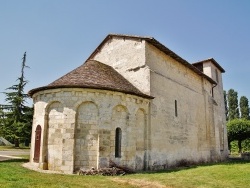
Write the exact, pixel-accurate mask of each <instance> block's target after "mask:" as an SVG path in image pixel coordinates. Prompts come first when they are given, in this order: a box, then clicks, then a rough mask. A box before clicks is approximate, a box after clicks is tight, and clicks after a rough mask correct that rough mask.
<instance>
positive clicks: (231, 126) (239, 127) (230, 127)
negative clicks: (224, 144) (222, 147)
mask: <svg viewBox="0 0 250 188" xmlns="http://www.w3.org/2000/svg"><path fill="white" fill-rule="evenodd" d="M227 132H228V143H229V148H231V147H230V143H231V142H232V141H234V140H237V141H238V148H239V153H241V152H242V141H244V140H246V139H248V138H250V121H249V120H246V119H233V120H231V121H229V122H228V123H227Z"/></svg>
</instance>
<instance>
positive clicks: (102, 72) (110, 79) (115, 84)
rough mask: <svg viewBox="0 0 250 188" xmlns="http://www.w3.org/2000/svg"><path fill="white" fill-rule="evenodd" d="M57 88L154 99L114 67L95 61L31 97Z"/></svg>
mask: <svg viewBox="0 0 250 188" xmlns="http://www.w3.org/2000/svg"><path fill="white" fill-rule="evenodd" d="M55 88H92V89H103V90H111V91H119V92H123V93H127V94H133V95H137V96H141V97H145V98H153V97H151V96H148V95H146V94H144V93H142V92H141V91H139V90H138V89H137V88H136V87H135V86H133V85H132V84H131V83H130V82H129V81H128V80H126V79H125V78H124V77H123V76H122V75H120V74H119V73H118V72H117V71H116V70H114V69H113V68H112V67H110V66H108V65H105V64H103V63H101V62H98V61H95V60H88V61H86V62H85V63H84V64H83V65H81V66H80V67H78V68H76V69H75V70H73V71H71V72H69V73H68V74H66V75H64V76H62V77H61V78H59V79H57V80H55V81H54V82H52V83H51V84H49V85H47V86H44V87H39V88H35V89H32V90H30V91H29V95H30V96H32V95H33V94H35V93H36V92H38V91H42V90H47V89H55Z"/></svg>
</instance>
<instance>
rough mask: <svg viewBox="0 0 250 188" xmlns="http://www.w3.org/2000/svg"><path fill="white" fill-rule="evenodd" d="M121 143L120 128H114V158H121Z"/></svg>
mask: <svg viewBox="0 0 250 188" xmlns="http://www.w3.org/2000/svg"><path fill="white" fill-rule="evenodd" d="M121 142H122V130H121V128H116V130H115V157H116V158H120V157H121V145H122V144H121Z"/></svg>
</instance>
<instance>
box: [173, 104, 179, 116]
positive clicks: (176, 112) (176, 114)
mask: <svg viewBox="0 0 250 188" xmlns="http://www.w3.org/2000/svg"><path fill="white" fill-rule="evenodd" d="M174 107H175V117H177V116H178V111H177V100H175V101H174Z"/></svg>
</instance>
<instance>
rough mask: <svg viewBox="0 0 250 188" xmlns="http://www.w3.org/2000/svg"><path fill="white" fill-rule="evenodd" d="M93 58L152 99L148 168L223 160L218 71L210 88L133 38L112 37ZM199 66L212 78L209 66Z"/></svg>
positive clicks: (222, 120) (221, 112)
mask: <svg viewBox="0 0 250 188" xmlns="http://www.w3.org/2000/svg"><path fill="white" fill-rule="evenodd" d="M93 58H94V59H95V60H98V61H100V62H103V63H105V64H108V65H110V66H113V67H114V68H115V69H116V70H117V71H118V72H119V73H120V74H122V75H123V76H124V77H125V78H127V79H128V80H129V81H130V82H131V83H132V84H134V85H135V86H136V87H137V88H139V89H140V90H141V91H143V92H144V93H146V94H150V95H151V96H153V97H155V98H154V99H153V100H152V102H151V104H150V113H149V114H150V116H149V122H148V123H147V125H148V127H147V133H148V135H145V136H146V137H147V140H148V142H147V148H148V150H147V151H146V152H148V154H147V155H146V156H147V157H149V158H148V159H147V160H148V161H149V163H148V164H147V165H149V166H148V167H149V168H151V169H157V168H163V167H164V168H165V167H167V166H171V165H175V164H176V163H178V161H181V160H189V161H192V162H202V161H211V160H213V161H217V160H221V159H224V158H225V157H226V156H227V145H226V142H227V136H226V128H225V116H224V115H225V113H224V104H223V102H224V100H223V86H222V78H221V73H220V74H219V75H218V76H219V79H220V83H219V84H218V86H216V87H215V88H214V85H213V84H211V83H210V82H209V81H208V80H207V79H205V78H203V77H201V76H200V75H198V74H197V73H195V72H194V71H193V70H190V69H189V68H187V67H186V66H184V65H183V64H181V63H179V62H178V61H176V60H174V59H173V58H171V57H170V56H167V55H166V54H165V53H163V52H162V51H160V50H159V49H157V48H156V47H154V46H152V45H151V44H149V43H147V42H145V41H144V40H139V39H123V38H120V37H113V38H112V39H110V40H109V41H108V42H106V43H105V44H104V45H103V46H102V48H101V49H100V50H99V52H98V53H96V54H95V56H94V57H93ZM204 68H205V69H206V70H205V73H206V74H207V75H208V76H210V77H211V78H213V79H215V77H214V74H215V73H214V72H213V70H212V69H213V68H214V67H213V66H211V65H204ZM209 71H210V72H209ZM213 94H214V95H213ZM222 150H224V151H225V152H224V151H223V152H221V151H222ZM141 155H142V154H141Z"/></svg>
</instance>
